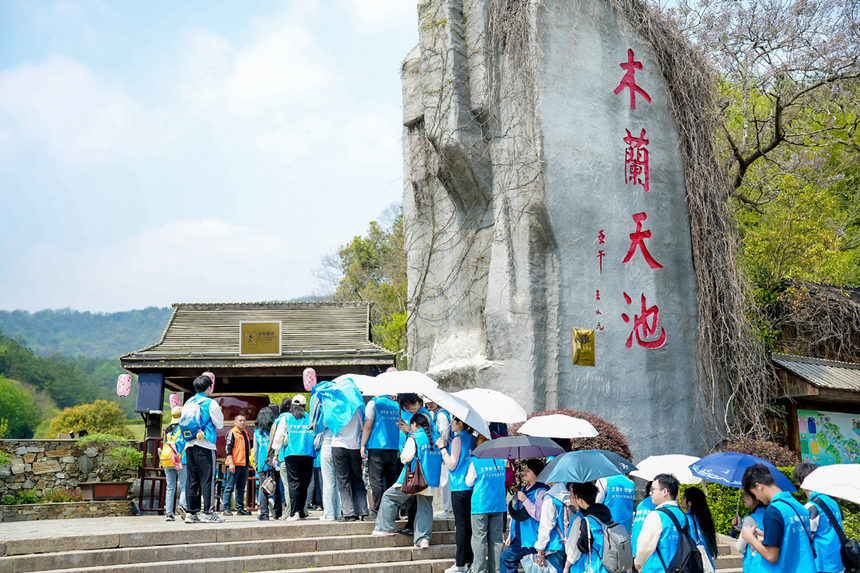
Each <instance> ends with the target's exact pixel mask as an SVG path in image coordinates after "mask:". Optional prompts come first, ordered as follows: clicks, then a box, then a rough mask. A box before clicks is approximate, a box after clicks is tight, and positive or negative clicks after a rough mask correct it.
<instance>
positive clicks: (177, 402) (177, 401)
mask: <svg viewBox="0 0 860 573" xmlns="http://www.w3.org/2000/svg"><path fill="white" fill-rule="evenodd" d="M181 406H182V394H177V393H173V394H171V395H170V407H171V408H176V407H181Z"/></svg>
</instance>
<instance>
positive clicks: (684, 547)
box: [657, 507, 705, 573]
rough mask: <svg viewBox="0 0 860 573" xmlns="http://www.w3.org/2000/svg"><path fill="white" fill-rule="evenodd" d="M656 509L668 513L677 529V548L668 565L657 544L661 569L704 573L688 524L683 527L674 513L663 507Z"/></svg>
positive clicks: (672, 571) (686, 572)
mask: <svg viewBox="0 0 860 573" xmlns="http://www.w3.org/2000/svg"><path fill="white" fill-rule="evenodd" d="M657 511H659V512H661V513H665V514H666V515H668V516H669V519H671V520H672V524H673V525H674V526H675V529H677V530H678V550H677V551H676V552H675V557H674V558H673V559H672V561H671V563H669V565H668V566H667V565H666V562H665V561H664V560H663V556H662V555H661V554H660V546H659V545H658V546H657V557H658V558H659V559H660V563H662V564H663V569H665V570H666V572H667V573H704V571H705V567H704V565H703V564H702V554H701V553H700V552H699V548H698V546H696V541H695V540H694V539H693V536H692V535H690V527H689V525H687V524H686V523H685V524H684V527H681V524H680V523H678V519H677V518H676V517H675V515H674V514H673V513H672V512H671V511H669V510H668V509H667V508H665V507H659V508H657Z"/></svg>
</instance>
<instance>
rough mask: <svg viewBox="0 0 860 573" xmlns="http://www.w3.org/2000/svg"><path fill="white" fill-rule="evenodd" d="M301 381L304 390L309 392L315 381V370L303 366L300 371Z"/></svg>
mask: <svg viewBox="0 0 860 573" xmlns="http://www.w3.org/2000/svg"><path fill="white" fill-rule="evenodd" d="M302 382H303V383H304V385H305V391H306V392H310V391H311V388H313V387H314V384H316V383H317V372H316V370H314V369H313V368H305V370H304V372H302Z"/></svg>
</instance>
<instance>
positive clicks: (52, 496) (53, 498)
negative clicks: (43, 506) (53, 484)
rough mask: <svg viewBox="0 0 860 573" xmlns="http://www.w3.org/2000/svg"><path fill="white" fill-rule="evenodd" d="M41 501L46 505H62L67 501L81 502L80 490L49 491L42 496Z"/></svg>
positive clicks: (62, 489) (61, 489)
mask: <svg viewBox="0 0 860 573" xmlns="http://www.w3.org/2000/svg"><path fill="white" fill-rule="evenodd" d="M42 501H44V502H47V503H64V502H69V501H81V490H79V489H64V488H60V489H49V490H47V491H46V492H45V493H43V494H42Z"/></svg>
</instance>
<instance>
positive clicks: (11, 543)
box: [6, 533, 119, 555]
mask: <svg viewBox="0 0 860 573" xmlns="http://www.w3.org/2000/svg"><path fill="white" fill-rule="evenodd" d="M118 546H119V534H118V533H105V534H99V535H79V536H75V537H43V538H36V539H7V540H6V554H7V555H24V554H26V553H50V552H53V551H85V550H89V549H112V548H115V547H118Z"/></svg>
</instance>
